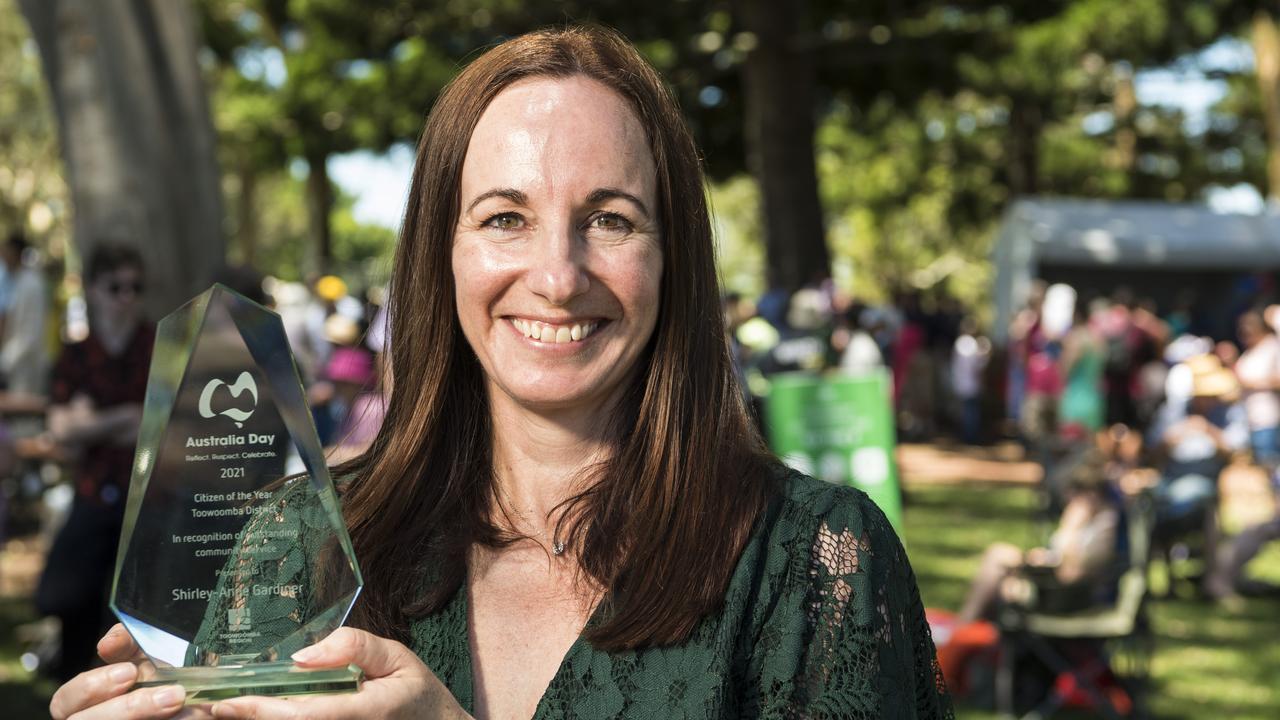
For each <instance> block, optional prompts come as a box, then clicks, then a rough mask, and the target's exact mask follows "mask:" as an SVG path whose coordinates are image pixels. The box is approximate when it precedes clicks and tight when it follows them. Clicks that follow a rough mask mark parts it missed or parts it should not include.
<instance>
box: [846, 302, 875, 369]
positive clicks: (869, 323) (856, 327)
mask: <svg viewBox="0 0 1280 720" xmlns="http://www.w3.org/2000/svg"><path fill="white" fill-rule="evenodd" d="M845 318H846V323H847V324H848V327H849V338H848V340H847V341H846V342H845V346H844V350H843V351H842V352H841V353H840V369H841V370H844V371H845V372H847V373H851V374H853V375H865V374H867V373H871V372H875V371H876V370H879V369H881V368H883V367H884V355H883V354H882V353H881V352H880V345H879V343H877V342H876V339H875V336H874V334H873V333H874V332H875V326H874V324H873V323H874V322H876V320H877V316H876V313H875V310H874V309H873V308H869V307H867V306H865V305H862V304H860V303H856V302H855V303H853V304H851V305H850V306H849V308H848V310H847V311H846V312H845Z"/></svg>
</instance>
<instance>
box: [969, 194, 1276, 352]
mask: <svg viewBox="0 0 1280 720" xmlns="http://www.w3.org/2000/svg"><path fill="white" fill-rule="evenodd" d="M994 254H995V257H994V260H995V263H996V288H995V290H996V292H995V300H996V325H995V328H994V333H993V334H994V335H995V337H996V338H997V339H998V340H1000V341H1003V340H1004V339H1005V334H1006V332H1007V329H1008V327H1009V321H1010V319H1011V318H1012V315H1013V312H1014V311H1015V310H1016V309H1017V308H1019V307H1021V306H1022V305H1023V303H1025V302H1026V299H1027V295H1028V294H1029V292H1030V289H1031V283H1032V281H1033V280H1034V279H1035V278H1036V277H1039V276H1040V275H1041V271H1042V269H1043V268H1045V267H1046V266H1066V267H1073V268H1091V267H1093V268H1099V269H1103V268H1106V269H1111V270H1118V269H1125V270H1135V271H1142V272H1152V271H1157V272H1158V271H1170V270H1179V271H1183V272H1187V271H1215V272H1231V271H1239V272H1248V271H1259V270H1276V269H1280V212H1277V211H1274V210H1269V211H1267V212H1265V213H1263V214H1260V215H1241V214H1234V213H1219V212H1214V211H1213V210H1211V209H1209V208H1208V207H1206V206H1204V205H1189V204H1174V203H1165V202H1156V201H1107V200H1079V199H1065V198H1036V199H1023V200H1018V201H1016V202H1014V203H1013V204H1012V205H1011V206H1010V207H1009V208H1008V209H1007V210H1006V211H1005V215H1004V220H1003V222H1002V224H1001V228H1000V235H999V237H998V238H997V240H996V247H995V253H994Z"/></svg>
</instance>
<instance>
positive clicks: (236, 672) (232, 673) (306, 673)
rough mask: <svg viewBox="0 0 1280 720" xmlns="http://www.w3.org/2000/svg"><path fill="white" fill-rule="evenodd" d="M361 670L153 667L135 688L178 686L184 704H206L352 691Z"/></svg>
mask: <svg viewBox="0 0 1280 720" xmlns="http://www.w3.org/2000/svg"><path fill="white" fill-rule="evenodd" d="M363 679H364V673H363V672H362V671H361V670H360V668H358V667H356V666H355V665H348V666H346V667H340V668H319V669H304V668H301V667H299V666H297V665H295V664H293V663H291V662H269V663H252V664H248V665H223V666H216V667H164V668H156V674H155V677H153V678H151V679H149V680H147V681H145V682H140V683H138V687H156V686H158V685H172V684H174V683H177V684H180V685H182V687H183V688H184V689H185V690H186V691H187V701H186V702H187V704H188V705H192V704H196V703H210V702H216V701H218V700H227V699H230V698H234V697H241V696H243V695H266V696H271V697H284V696H289V695H321V694H332V693H347V692H356V691H357V690H359V689H360V682H361V680H363Z"/></svg>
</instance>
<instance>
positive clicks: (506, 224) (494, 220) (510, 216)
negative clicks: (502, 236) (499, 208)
mask: <svg viewBox="0 0 1280 720" xmlns="http://www.w3.org/2000/svg"><path fill="white" fill-rule="evenodd" d="M484 224H485V225H486V226H488V227H491V228H497V229H498V230H515V229H517V228H519V227H520V226H522V225H524V218H522V217H520V216H519V215H517V214H515V213H501V214H498V215H494V216H493V217H491V218H489V219H488V220H485V221H484Z"/></svg>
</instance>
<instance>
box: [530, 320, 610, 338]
mask: <svg viewBox="0 0 1280 720" xmlns="http://www.w3.org/2000/svg"><path fill="white" fill-rule="evenodd" d="M511 324H512V325H514V326H515V328H516V329H517V330H519V331H520V332H521V333H523V334H524V336H525V337H527V338H529V339H530V340H537V341H538V342H544V343H567V342H578V341H579V340H585V339H586V338H587V336H588V335H590V334H591V333H593V332H595V331H596V328H597V327H599V325H600V323H599V322H598V321H597V322H589V323H574V324H572V325H548V324H546V323H543V322H539V321H537V320H521V319H520V318H512V319H511Z"/></svg>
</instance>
